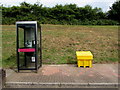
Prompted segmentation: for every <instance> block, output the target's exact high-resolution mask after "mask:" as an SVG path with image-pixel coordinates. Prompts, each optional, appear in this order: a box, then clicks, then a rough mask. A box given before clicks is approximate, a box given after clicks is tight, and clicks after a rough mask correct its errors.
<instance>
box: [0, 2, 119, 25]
mask: <svg viewBox="0 0 120 90" xmlns="http://www.w3.org/2000/svg"><path fill="white" fill-rule="evenodd" d="M119 15H120V1H117V2H115V3H114V4H113V5H112V7H110V10H109V11H108V12H105V13H104V12H103V11H102V9H101V8H98V7H95V8H92V7H91V6H90V5H86V6H84V7H78V6H77V5H76V4H66V5H55V6H54V7H51V8H50V7H43V5H42V4H38V3H36V4H29V3H26V2H22V3H21V4H20V6H12V7H4V6H2V24H15V22H16V21H32V20H34V21H38V22H39V23H41V24H63V25H119V22H120V17H119Z"/></svg>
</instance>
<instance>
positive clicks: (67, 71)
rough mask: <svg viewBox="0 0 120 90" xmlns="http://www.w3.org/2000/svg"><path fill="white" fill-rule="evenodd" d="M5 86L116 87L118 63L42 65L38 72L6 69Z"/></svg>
mask: <svg viewBox="0 0 120 90" xmlns="http://www.w3.org/2000/svg"><path fill="white" fill-rule="evenodd" d="M6 73H7V80H6V87H19V88H20V87H24V88H25V87H33V88H35V87H38V88H40V87H48V88H50V87H52V88H55V87H56V88H58V87H62V88H63V87H68V88H69V87H73V88H74V87H77V88H78V87H80V88H81V87H86V88H87V87H111V88H112V87H116V88H117V87H118V78H119V77H120V75H119V74H118V64H93V67H92V68H78V67H76V65H43V66H42V67H41V68H40V69H39V70H38V73H34V72H25V71H24V72H23V71H22V72H20V73H17V72H15V71H13V70H10V69H9V70H8V69H7V70H6Z"/></svg>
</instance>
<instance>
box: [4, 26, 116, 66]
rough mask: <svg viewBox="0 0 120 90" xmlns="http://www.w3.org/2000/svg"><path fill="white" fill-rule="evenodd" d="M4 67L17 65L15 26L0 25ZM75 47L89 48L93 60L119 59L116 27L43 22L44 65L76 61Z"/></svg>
mask: <svg viewBox="0 0 120 90" xmlns="http://www.w3.org/2000/svg"><path fill="white" fill-rule="evenodd" d="M2 28H3V32H2V45H3V46H2V60H3V66H4V67H13V66H16V64H15V62H16V31H15V25H3V27H2ZM77 50H90V51H91V52H92V53H93V55H94V60H93V63H117V62H118V26H77V25H73V26H71V25H42V52H43V63H44V64H73V63H76V54H75V52H76V51H77Z"/></svg>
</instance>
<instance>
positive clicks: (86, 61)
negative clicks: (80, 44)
mask: <svg viewBox="0 0 120 90" xmlns="http://www.w3.org/2000/svg"><path fill="white" fill-rule="evenodd" d="M76 55H77V64H78V67H81V66H82V67H84V68H85V67H92V60H93V55H92V53H91V52H90V51H76Z"/></svg>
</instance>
